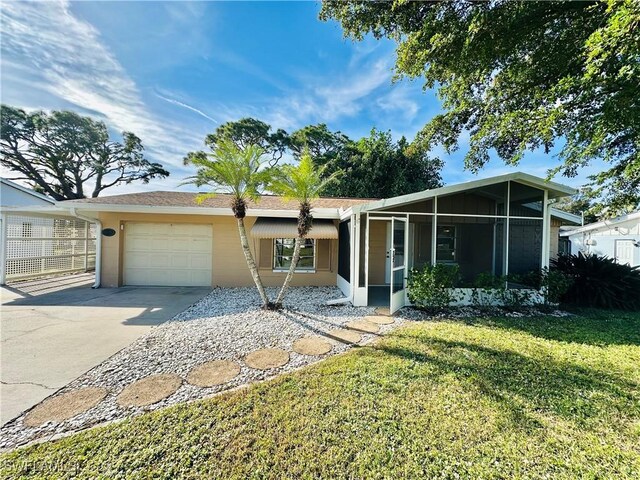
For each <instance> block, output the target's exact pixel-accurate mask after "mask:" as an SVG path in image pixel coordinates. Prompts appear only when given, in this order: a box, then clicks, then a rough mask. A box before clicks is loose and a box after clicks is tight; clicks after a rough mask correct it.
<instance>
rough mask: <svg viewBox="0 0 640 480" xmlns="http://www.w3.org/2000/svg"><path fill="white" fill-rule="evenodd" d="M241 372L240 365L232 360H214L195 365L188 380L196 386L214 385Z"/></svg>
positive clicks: (227, 380) (220, 383)
mask: <svg viewBox="0 0 640 480" xmlns="http://www.w3.org/2000/svg"><path fill="white" fill-rule="evenodd" d="M239 373H240V365H238V364H237V363H236V362H232V361H231V360H214V361H212V362H207V363H201V364H200V365H198V366H196V367H194V368H193V369H192V370H191V371H190V372H189V375H188V376H187V382H189V383H190V384H191V385H195V386H196V387H214V386H216V385H222V384H223V383H227V382H229V381H230V380H232V379H234V378H235V377H237V376H238V374H239Z"/></svg>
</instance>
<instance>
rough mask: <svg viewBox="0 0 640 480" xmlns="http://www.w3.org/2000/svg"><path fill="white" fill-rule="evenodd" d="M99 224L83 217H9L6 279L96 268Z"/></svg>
mask: <svg viewBox="0 0 640 480" xmlns="http://www.w3.org/2000/svg"><path fill="white" fill-rule="evenodd" d="M95 235H96V230H95V225H93V224H88V223H87V222H85V221H83V220H78V219H66V218H42V217H28V216H19V215H9V216H7V238H6V242H7V246H6V248H7V251H6V255H7V256H6V269H7V270H6V278H7V280H18V279H21V278H30V277H37V276H42V275H52V274H56V273H63V272H73V271H82V270H91V269H93V268H94V267H95V254H96V239H95Z"/></svg>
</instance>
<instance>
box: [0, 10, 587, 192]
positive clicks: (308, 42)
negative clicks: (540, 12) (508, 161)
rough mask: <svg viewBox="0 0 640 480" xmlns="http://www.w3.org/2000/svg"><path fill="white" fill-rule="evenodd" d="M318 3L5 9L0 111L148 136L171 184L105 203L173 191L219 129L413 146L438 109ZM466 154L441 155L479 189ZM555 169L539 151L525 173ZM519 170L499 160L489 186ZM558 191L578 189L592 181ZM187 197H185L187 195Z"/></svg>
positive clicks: (390, 57) (454, 173)
mask: <svg viewBox="0 0 640 480" xmlns="http://www.w3.org/2000/svg"><path fill="white" fill-rule="evenodd" d="M319 8H320V6H319V3H316V2H281V3H271V2H211V3H205V2H195V3H187V2H165V3H156V2H126V3H125V2H81V3H69V2H47V3H40V2H38V3H26V2H23V3H8V2H6V3H3V8H2V37H3V38H2V40H3V41H2V58H1V64H0V68H1V73H2V92H1V99H2V102H3V103H7V104H10V105H14V106H19V107H22V108H25V109H45V110H52V109H72V110H75V111H78V112H81V113H84V114H88V115H91V116H93V117H95V118H98V119H101V120H103V121H105V123H106V124H107V125H108V126H109V127H110V129H112V130H113V132H114V133H115V134H117V132H120V131H123V130H128V131H132V132H134V133H136V134H137V135H138V136H139V137H141V138H142V141H143V144H144V145H145V146H146V148H147V154H148V156H149V157H150V158H152V159H153V160H155V161H159V162H161V163H163V164H164V165H165V166H166V167H167V168H168V169H169V170H170V171H171V173H172V175H171V177H169V178H168V179H166V180H158V181H152V183H151V184H150V185H146V186H145V185H128V186H122V187H116V188H113V189H110V190H109V191H108V192H109V193H110V194H114V193H124V192H130V191H136V190H149V189H153V190H166V189H174V188H177V185H178V184H179V183H180V181H181V180H182V179H183V178H184V177H185V176H187V175H189V174H191V173H192V171H191V170H190V169H189V168H188V167H187V168H185V167H184V166H182V157H183V156H184V154H185V153H186V152H188V151H190V150H194V149H199V148H201V146H202V140H203V138H204V136H205V135H206V134H207V133H210V132H212V131H213V130H214V129H215V128H216V127H217V126H218V125H220V124H222V123H224V122H226V121H229V120H238V119H240V118H242V117H245V116H253V117H255V118H258V119H261V120H263V121H266V122H268V123H270V124H271V125H272V126H273V127H274V128H284V129H286V130H287V131H293V130H295V129H297V128H300V127H303V126H305V125H308V124H313V123H321V122H322V123H326V124H327V125H328V126H329V128H331V129H332V130H341V131H342V132H344V133H346V134H347V135H349V136H350V137H352V138H359V137H361V136H363V135H366V134H368V132H369V131H370V130H371V128H373V127H376V128H378V129H381V130H391V132H392V134H393V135H394V137H397V138H398V137H400V136H401V135H405V136H407V137H408V138H409V139H412V138H413V137H414V135H415V133H416V132H417V131H418V130H419V129H420V127H421V126H423V125H424V124H425V123H426V122H427V121H428V120H429V119H430V118H431V117H433V116H434V115H435V114H437V113H438V112H439V111H440V103H439V101H438V99H437V98H436V95H435V92H433V91H423V89H422V84H421V82H419V81H417V82H416V81H414V82H411V81H409V80H406V79H405V80H400V81H397V82H395V83H394V82H393V81H392V77H393V63H394V48H395V46H394V44H393V43H391V42H389V41H375V40H373V39H366V40H365V41H364V42H359V43H354V42H351V41H350V40H344V39H343V38H342V31H341V29H340V27H339V25H338V24H337V23H334V22H329V23H325V22H321V21H319V20H318V19H317V14H318V11H319ZM465 150H466V145H465V144H464V143H463V144H462V145H461V149H460V150H459V151H458V152H455V153H454V154H453V155H450V156H449V155H446V154H444V153H442V152H435V153H437V154H440V155H441V156H442V158H443V159H444V160H445V162H446V166H445V169H444V171H443V176H444V180H445V182H446V183H455V182H459V181H464V180H471V179H473V178H475V175H473V174H472V173H471V172H468V171H465V170H464V169H463V161H462V158H463V156H464V153H465ZM555 164H556V160H554V159H553V158H552V157H551V156H549V155H545V154H544V153H543V152H532V153H530V154H528V155H527V157H526V158H525V160H524V161H523V162H522V163H521V165H520V166H519V167H518V168H517V169H518V170H523V171H527V172H529V173H532V174H536V175H541V176H544V175H545V173H546V170H547V169H548V168H549V167H552V166H554V165H555ZM513 170H516V169H514V168H510V167H507V166H505V165H504V164H503V163H502V162H501V161H499V160H497V159H496V160H493V161H492V162H490V164H489V165H488V166H487V167H486V168H485V169H483V170H482V171H481V172H480V175H481V176H488V175H494V174H500V173H505V172H508V171H513ZM583 173H584V174H583V175H581V176H580V177H578V178H575V179H564V178H557V179H556V180H558V181H561V182H563V183H568V184H570V185H573V186H578V185H580V184H581V183H582V182H583V181H584V178H585V175H586V174H587V173H591V172H583ZM180 188H181V189H186V188H187V187H180Z"/></svg>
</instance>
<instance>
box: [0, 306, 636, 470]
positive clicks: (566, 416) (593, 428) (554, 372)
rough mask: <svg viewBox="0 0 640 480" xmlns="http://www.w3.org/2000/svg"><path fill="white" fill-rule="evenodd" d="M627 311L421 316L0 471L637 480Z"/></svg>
mask: <svg viewBox="0 0 640 480" xmlns="http://www.w3.org/2000/svg"><path fill="white" fill-rule="evenodd" d="M639 472H640V314H629V313H616V314H605V313H601V312H592V311H591V312H583V314H581V315H580V316H577V317H569V318H551V317H548V318H546V317H545V318H520V319H505V318H494V319H483V320H473V321H471V320H470V321H466V322H465V321H461V320H458V321H429V322H421V323H417V324H411V325H409V326H407V327H404V328H400V329H398V330H396V331H394V332H393V333H392V334H390V335H388V336H387V337H385V338H384V339H383V340H381V341H380V342H378V343H377V344H375V345H372V346H366V347H362V348H357V349H354V350H352V351H351V352H349V353H346V354H344V355H339V356H336V357H332V358H329V359H328V360H326V361H325V362H322V363H320V364H316V365H314V366H312V367H307V368H305V369H303V370H300V371H298V372H295V373H291V374H287V375H284V376H282V377H280V378H278V379H276V380H274V381H270V382H267V383H264V384H259V385H254V386H253V387H250V388H247V389H245V390H241V391H237V392H231V393H227V394H224V395H222V396H219V397H216V398H213V399H209V400H202V401H198V402H195V403H191V404H187V405H180V406H176V407H171V408H167V409H165V410H161V411H157V412H154V413H150V414H146V415H143V416H140V417H137V418H135V419H132V420H130V421H125V422H121V423H117V424H113V425H110V426H106V427H103V428H98V429H95V430H92V431H88V432H85V433H81V434H78V435H75V436H72V437H69V438H66V439H63V440H60V441H57V442H52V443H45V444H41V445H36V446H32V447H28V448H24V449H21V450H18V451H15V452H11V453H9V454H6V455H4V456H3V457H2V471H1V472H0V474H1V476H2V477H3V478H6V477H8V478H19V477H21V476H25V477H26V476H32V477H42V478H51V477H56V476H59V477H74V478H77V477H90V478H95V477H99V476H103V477H109V478H112V477H127V478H131V477H133V478H135V477H139V478H149V477H153V478H175V477H180V476H188V477H193V478H207V479H208V478H263V477H270V478H318V477H322V478H457V477H458V476H459V477H462V478H474V479H475V478H540V477H555V478H576V477H581V478H638V473H639Z"/></svg>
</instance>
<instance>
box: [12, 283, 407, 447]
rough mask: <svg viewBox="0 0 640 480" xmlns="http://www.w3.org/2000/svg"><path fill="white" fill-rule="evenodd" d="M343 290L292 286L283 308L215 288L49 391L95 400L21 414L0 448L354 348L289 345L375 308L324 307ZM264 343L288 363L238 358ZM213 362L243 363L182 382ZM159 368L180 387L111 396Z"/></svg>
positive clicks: (251, 292) (367, 337)
mask: <svg viewBox="0 0 640 480" xmlns="http://www.w3.org/2000/svg"><path fill="white" fill-rule="evenodd" d="M275 294H276V291H275V289H273V290H271V289H270V291H269V295H270V296H271V297H275ZM342 296H343V295H342V294H341V293H340V291H339V290H338V289H337V288H334V287H298V288H291V289H290V291H289V292H288V295H287V298H286V300H285V303H286V305H288V306H289V308H288V309H286V310H283V311H281V312H272V311H264V310H262V309H260V301H259V297H258V294H257V291H256V289H255V288H216V289H214V290H213V291H212V292H211V293H210V294H209V295H208V296H206V297H205V298H203V299H202V300H200V301H199V302H198V303H196V304H194V305H193V306H191V307H190V308H188V309H187V310H185V311H184V312H182V313H180V314H178V315H177V316H176V317H174V318H173V319H172V320H170V321H168V322H166V323H164V324H162V325H159V326H157V327H155V328H153V329H152V330H151V331H150V332H149V333H148V334H146V335H144V336H143V337H141V338H139V339H138V340H136V341H135V342H134V343H132V344H131V345H129V346H128V347H126V348H124V349H123V350H121V351H120V352H118V353H117V354H115V355H114V356H112V357H111V358H109V359H108V360H106V361H105V362H103V363H102V364H100V365H98V366H97V367H95V368H93V369H92V370H90V371H89V372H87V373H85V374H84V375H82V376H80V377H79V378H77V379H76V380H74V381H73V382H71V383H70V384H69V385H67V386H66V387H64V388H62V389H61V390H59V391H58V392H56V393H55V394H54V395H56V396H57V395H61V394H63V393H65V392H69V391H72V390H75V389H78V388H81V387H103V388H106V389H107V391H108V394H107V396H106V397H105V399H104V400H102V401H101V402H100V403H98V405H96V406H95V407H93V408H91V409H90V410H88V411H86V412H85V413H82V414H79V415H76V416H75V417H73V418H71V419H69V420H66V421H63V422H61V423H53V422H50V423H46V424H44V425H41V426H37V427H28V426H26V425H25V424H24V417H25V414H22V415H21V416H19V417H17V418H16V419H14V420H12V421H11V422H9V423H8V424H6V425H5V426H4V427H2V429H0V448H2V449H7V448H14V447H16V446H19V445H22V444H25V443H29V442H32V441H35V440H40V439H51V438H56V437H57V436H60V435H62V434H66V433H68V432H74V431H78V430H82V429H85V428H88V427H90V426H93V425H96V424H100V423H104V422H109V421H113V420H118V419H121V418H125V417H130V416H133V415H138V414H140V413H142V412H145V411H149V410H155V409H158V408H162V407H166V406H168V405H173V404H176V403H179V402H185V401H190V400H194V399H198V398H203V397H207V396H210V395H213V394H215V393H218V392H220V391H223V390H228V389H230V388H234V387H238V386H240V385H243V384H247V383H250V382H254V381H258V380H263V379H266V378H269V377H273V376H274V375H278V374H280V373H283V372H288V371H291V370H295V369H297V368H300V367H302V366H304V365H308V364H310V363H313V362H317V361H318V360H321V359H322V358H325V357H327V356H329V355H334V354H337V353H340V352H343V351H345V350H347V349H349V348H352V345H349V344H345V343H342V342H340V341H337V340H336V339H334V338H331V337H328V336H326V337H325V338H326V340H328V341H329V342H330V343H331V344H332V346H333V348H332V350H331V351H330V352H329V353H327V354H325V355H320V356H308V355H301V354H299V353H296V352H295V351H293V348H292V345H293V343H294V342H295V341H296V340H298V339H300V338H303V337H309V336H313V335H319V336H325V335H326V332H328V331H330V330H334V329H336V328H342V327H343V326H344V325H345V324H346V323H348V322H351V321H355V320H361V319H362V317H364V316H366V315H372V314H374V308H373V307H353V306H351V305H349V304H347V305H340V306H328V305H326V301H327V300H330V299H335V298H340V297H342ZM405 310H406V309H405ZM409 312H410V311H408V312H407V313H409ZM409 315H411V314H410V313H409ZM409 315H408V316H409ZM408 316H407V317H408ZM407 317H405V318H407ZM394 320H395V321H394V323H392V324H389V325H380V332H379V333H377V334H370V333H366V332H359V333H362V334H363V336H362V341H361V342H360V344H364V343H366V342H368V341H371V340H372V339H374V338H376V337H377V336H378V335H380V334H383V333H385V332H387V331H389V330H390V329H392V328H395V327H397V326H398V325H400V324H401V323H403V322H404V319H403V318H401V317H394ZM270 347H277V348H280V349H283V350H285V351H287V352H289V354H290V361H289V362H288V363H287V364H286V365H284V366H282V367H279V368H273V369H269V370H257V369H252V368H249V367H248V366H247V365H246V364H245V363H244V360H243V359H244V357H245V356H246V355H247V354H249V353H251V352H253V351H255V350H258V349H262V348H270ZM212 360H232V361H234V362H237V363H238V364H239V365H240V367H241V369H240V373H239V375H238V376H236V377H235V378H233V379H232V380H231V381H229V382H228V383H225V384H223V385H217V386H215V387H209V388H201V387H197V386H194V385H190V384H188V383H187V381H186V378H187V375H188V373H189V371H190V370H191V369H192V368H193V367H195V366H197V365H200V364H202V363H204V362H208V361H212ZM160 373H167V374H176V375H178V376H179V377H181V378H182V385H181V386H180V388H178V390H177V391H176V392H175V393H174V394H173V395H170V396H169V397H168V398H165V399H164V400H161V401H159V402H158V403H155V404H153V405H149V406H146V407H128V408H125V407H121V406H120V405H119V404H118V403H117V402H116V397H117V395H118V394H119V393H120V392H121V391H122V390H123V389H124V388H125V387H126V386H127V385H129V384H131V383H132V382H134V381H136V380H140V379H142V378H145V377H147V376H149V375H153V374H160Z"/></svg>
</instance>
